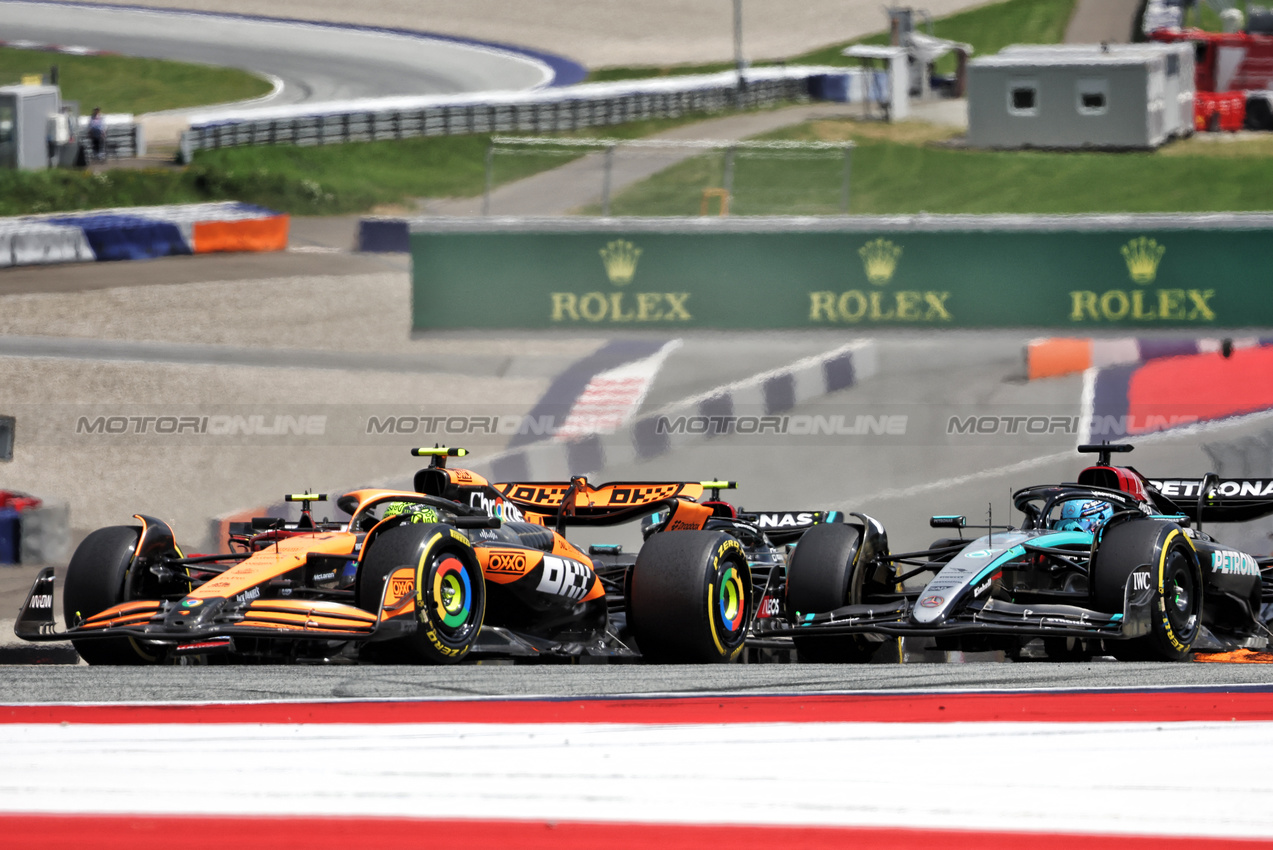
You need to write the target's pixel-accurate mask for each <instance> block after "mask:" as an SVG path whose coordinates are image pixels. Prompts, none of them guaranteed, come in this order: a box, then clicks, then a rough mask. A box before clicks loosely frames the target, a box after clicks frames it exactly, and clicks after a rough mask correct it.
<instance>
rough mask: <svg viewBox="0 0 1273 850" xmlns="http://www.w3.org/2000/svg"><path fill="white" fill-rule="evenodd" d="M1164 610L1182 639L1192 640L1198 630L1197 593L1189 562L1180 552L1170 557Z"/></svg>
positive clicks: (1185, 640) (1164, 591)
mask: <svg viewBox="0 0 1273 850" xmlns="http://www.w3.org/2000/svg"><path fill="white" fill-rule="evenodd" d="M1163 608H1164V612H1165V613H1166V615H1167V620H1168V622H1169V623H1171V627H1172V629H1173V630H1174V631H1175V632H1176V634H1178V635H1179V636H1180V639H1181V640H1182V641H1184V642H1188V641H1189V640H1191V639H1192V638H1193V634H1194V632H1195V631H1197V628H1198V618H1197V610H1196V609H1197V592H1196V588H1195V587H1194V580H1193V571H1192V570H1191V569H1189V561H1188V559H1187V558H1186V557H1185V556H1184V553H1182V552H1180V551H1179V550H1177V551H1174V552H1172V553H1171V554H1170V555H1169V556H1168V560H1167V569H1166V575H1165V576H1164V577H1163Z"/></svg>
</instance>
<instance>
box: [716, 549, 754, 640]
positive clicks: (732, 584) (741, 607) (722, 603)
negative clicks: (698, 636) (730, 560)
mask: <svg viewBox="0 0 1273 850" xmlns="http://www.w3.org/2000/svg"><path fill="white" fill-rule="evenodd" d="M715 590H716V593H715V596H716V606H715V608H716V611H715V614H716V618H717V621H718V622H719V623H720V626H721V630H722V631H723V632H724V637H725V641H726V642H727V643H733V642H734V640H735V638H736V637H738V636H740V635H741V633H742V629H743V625H744V623H743V621H744V620H745V619H746V616H747V591H746V587H745V586H744V584H743V573H742V571H741V570H739V569H738V567H736V566H734V565H733V564H730V565H729V566H727V567H725V569H723V570H722V571H721V573H720V577H719V578H718V579H717V581H716V588H715Z"/></svg>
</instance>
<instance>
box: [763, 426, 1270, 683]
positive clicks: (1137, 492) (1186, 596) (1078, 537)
mask: <svg viewBox="0 0 1273 850" xmlns="http://www.w3.org/2000/svg"><path fill="white" fill-rule="evenodd" d="M1131 450H1132V446H1130V445H1111V444H1108V443H1107V444H1103V445H1099V446H1081V447H1080V448H1079V451H1080V452H1084V453H1095V454H1097V455H1098V461H1097V463H1096V465H1095V466H1091V467H1088V468H1087V469H1084V470H1083V471H1082V472H1081V473H1080V474H1079V476H1078V480H1077V481H1076V482H1074V483H1071V484H1049V485H1041V486H1035V487H1027V488H1025V489H1023V490H1018V491H1017V492H1016V493H1015V494H1014V496H1013V502H1014V505H1015V508H1016V509H1017V510H1018V511H1019V512H1020V514H1021V519H1020V523H1019V525H1017V526H1016V527H1011V526H1002V527H990V526H979V528H980V529H982V530H984V531H985V532H986V533H985V534H984V536H980V537H977V538H976V539H964V538H963V536H962V535H963V532H962V529H964V528H968V527H977V526H968V525H967V523H966V521H965V518H964V517H962V516H943V517H933V518H932V520H931V524H932V525H933V526H934V527H937V528H950V529H956V530H959V531H958V533H959V534H960V537H958V538H944V539H940V540H937V541H936V542H935V543H933V544H932V545H931V546H930V547H929V548H927V549H924V550H920V551H910V552H901V553H899V552H894V551H892V550H891V549H890V548H889V541H888V536H887V533H886V532H885V529H884V527H883V526H882V525H881V524H880V523H879V522H878V521H876V520H875V519H872V518H871V517H869V516H867V515H865V514H860V513H854V514H850V516H851V517H852V519H851V520H850V521H849V522H846V523H836V524H826V525H818V526H815V527H813V528H811V529H810V530H809V531H808V532H807V533H806V534H805V535H804V536H803V537H802V538H801V539H800V541H799V544H798V545H797V546H796V549H795V551H794V553H793V555H792V557H791V560H790V563H789V565H788V569H787V573H786V584H785V587H784V589H783V593H782V594H781V595H780V596H779V597H778V598H779V599H780V600H781V605H780V609H779V611H778V612H777V613H776V616H773V617H770V618H768V619H764V620H760V621H758V627H757V629H756V637H758V638H776V637H790V638H792V639H793V641H794V643H795V645H796V647H797V650H798V653H799V656H800V658H801V659H802V660H806V661H862V660H866V659H867V658H868V657H870V656H871V655H872V654H874V651H875V650H876V649H878V647H879V643H880V642H882V641H884V640H886V639H888V638H890V637H905V636H923V637H930V638H933V639H934V641H935V645H936V647H937V648H938V649H946V650H964V651H984V650H1004V651H1005V652H1007V653H1008V654H1009V655H1010V656H1011V655H1015V654H1017V653H1019V651H1020V650H1021V647H1022V646H1023V644H1024V642H1026V641H1030V640H1033V639H1035V638H1042V639H1043V643H1044V648H1045V651H1046V654H1047V655H1048V657H1051V658H1056V659H1070V660H1074V659H1081V658H1087V657H1091V656H1092V655H1093V654H1097V653H1099V654H1109V655H1113V656H1115V657H1117V658H1120V659H1129V660H1130V659H1135V660H1179V659H1183V658H1186V657H1187V656H1189V655H1190V653H1193V652H1220V651H1230V650H1233V649H1237V648H1251V649H1258V648H1262V647H1264V646H1266V645H1267V644H1268V641H1269V637H1270V636H1273V632H1270V629H1269V626H1268V624H1267V623H1266V622H1265V618H1264V617H1263V616H1262V614H1261V611H1262V608H1263V606H1264V605H1266V604H1268V603H1269V602H1270V601H1273V558H1259V557H1255V556H1252V555H1249V554H1247V553H1244V552H1239V551H1237V550H1235V549H1233V548H1231V547H1228V546H1225V545H1224V544H1222V543H1220V542H1219V541H1218V540H1216V539H1214V538H1213V537H1212V536H1211V535H1210V534H1209V533H1207V532H1204V531H1203V525H1204V522H1225V521H1230V522H1236V521H1244V520H1250V519H1255V518H1258V517H1262V516H1266V515H1268V514H1270V513H1273V483H1270V482H1267V481H1255V480H1247V479H1241V480H1220V479H1218V478H1217V477H1216V476H1215V475H1214V474H1208V475H1207V476H1205V477H1204V478H1203V479H1201V480H1180V479H1166V480H1150V479H1149V478H1147V477H1145V476H1144V475H1142V474H1141V473H1139V472H1137V471H1136V470H1135V469H1134V468H1131V467H1116V466H1113V465H1111V463H1110V458H1111V456H1112V454H1114V453H1121V452H1128V451H1131Z"/></svg>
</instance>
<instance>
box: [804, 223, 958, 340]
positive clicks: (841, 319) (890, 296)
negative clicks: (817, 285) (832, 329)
mask: <svg viewBox="0 0 1273 850" xmlns="http://www.w3.org/2000/svg"><path fill="white" fill-rule="evenodd" d="M858 256H859V257H861V259H862V271H863V272H864V273H865V274H866V279H867V280H868V281H870V282H871V283H872V284H874V285H875V286H884V285H886V284H888V283H890V282H891V281H892V280H893V274H894V273H895V272H896V271H897V267H898V263H899V262H900V261H901V258H902V247H901V246H900V245H896V244H894V243H892V242H890V241H889V240H887V239H884V238H879V239H872V240H871V241H870V242H867V243H866V244H865V245H863V246H862V247H861V248H859V249H858ZM949 298H950V293H949V292H940V291H937V290H916V289H899V290H896V291H893V292H881V291H879V290H869V291H864V290H861V289H848V290H845V291H844V292H831V291H822V292H810V293H809V321H811V322H834V323H846V324H856V323H859V322H862V323H868V324H869V323H889V322H949V321H950V320H951V318H952V317H951V315H950V310H949V309H948V308H947V306H946V302H947V300H948V299H949Z"/></svg>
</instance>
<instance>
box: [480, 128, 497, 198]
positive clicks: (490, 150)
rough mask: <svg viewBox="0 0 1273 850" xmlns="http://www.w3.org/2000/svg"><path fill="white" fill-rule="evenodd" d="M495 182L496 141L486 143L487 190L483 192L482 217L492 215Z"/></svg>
mask: <svg viewBox="0 0 1273 850" xmlns="http://www.w3.org/2000/svg"><path fill="white" fill-rule="evenodd" d="M494 182H495V140H494V139H491V140H490V141H489V142H487V143H486V188H485V189H483V191H482V215H490V214H491V184H492V183H494Z"/></svg>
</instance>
